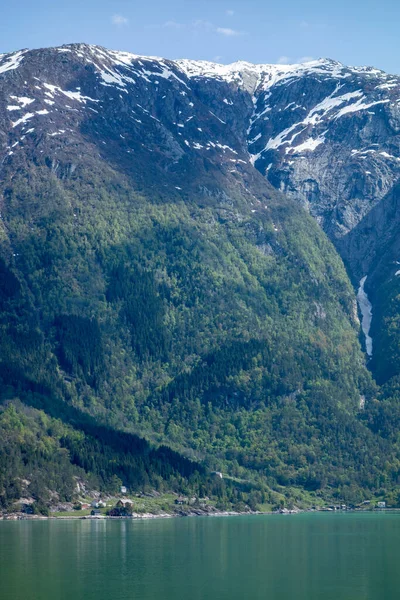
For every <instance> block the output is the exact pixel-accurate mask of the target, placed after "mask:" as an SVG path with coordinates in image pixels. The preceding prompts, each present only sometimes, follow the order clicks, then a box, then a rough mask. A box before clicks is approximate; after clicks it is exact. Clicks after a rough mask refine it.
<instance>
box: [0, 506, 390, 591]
mask: <svg viewBox="0 0 400 600" xmlns="http://www.w3.org/2000/svg"><path fill="white" fill-rule="evenodd" d="M399 544H400V513H399V514H395V513H390V514H389V513H379V514H376V513H375V514H300V515H290V516H275V515H272V516H249V517H225V518H207V517H205V518H186V519H168V520H161V519H160V520H153V521H140V522H138V521H131V520H118V521H112V520H104V521H100V520H93V521H89V520H86V521H83V520H69V521H61V520H58V521H19V522H7V521H5V522H1V523H0V598H1V600H67V599H68V600H71V599H74V600H79V599H81V598H82V599H83V598H85V599H87V600H91V599H96V600H184V599H185V600H186V599H187V598H190V599H191V600H239V599H240V600H247V599H249V600H261V599H263V600H380V599H382V600H392V599H393V600H394V599H398V598H399V590H400V569H399V566H398V565H399V563H398V549H399Z"/></svg>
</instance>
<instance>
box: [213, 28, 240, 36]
mask: <svg viewBox="0 0 400 600" xmlns="http://www.w3.org/2000/svg"><path fill="white" fill-rule="evenodd" d="M215 31H216V32H217V33H220V34H221V35H225V36H227V37H233V36H235V35H242V33H241V32H240V31H236V29H230V27H217V28H216V30H215Z"/></svg>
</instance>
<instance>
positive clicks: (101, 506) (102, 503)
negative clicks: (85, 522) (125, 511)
mask: <svg viewBox="0 0 400 600" xmlns="http://www.w3.org/2000/svg"><path fill="white" fill-rule="evenodd" d="M97 506H98V508H105V507H106V506H107V504H106V503H105V502H103V500H99V501H98V503H97Z"/></svg>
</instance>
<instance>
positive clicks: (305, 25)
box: [300, 21, 310, 29]
mask: <svg viewBox="0 0 400 600" xmlns="http://www.w3.org/2000/svg"><path fill="white" fill-rule="evenodd" d="M300 27H301V29H307V28H308V27H310V23H309V22H308V21H300Z"/></svg>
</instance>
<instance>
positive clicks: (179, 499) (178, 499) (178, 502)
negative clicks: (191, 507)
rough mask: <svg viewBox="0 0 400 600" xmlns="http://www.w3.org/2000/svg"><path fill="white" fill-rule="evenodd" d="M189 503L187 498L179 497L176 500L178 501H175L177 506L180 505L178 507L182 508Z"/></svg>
mask: <svg viewBox="0 0 400 600" xmlns="http://www.w3.org/2000/svg"><path fill="white" fill-rule="evenodd" d="M187 503H188V499H187V498H185V497H184V496H179V497H178V498H176V500H175V504H178V505H180V506H181V505H182V504H187Z"/></svg>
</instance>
